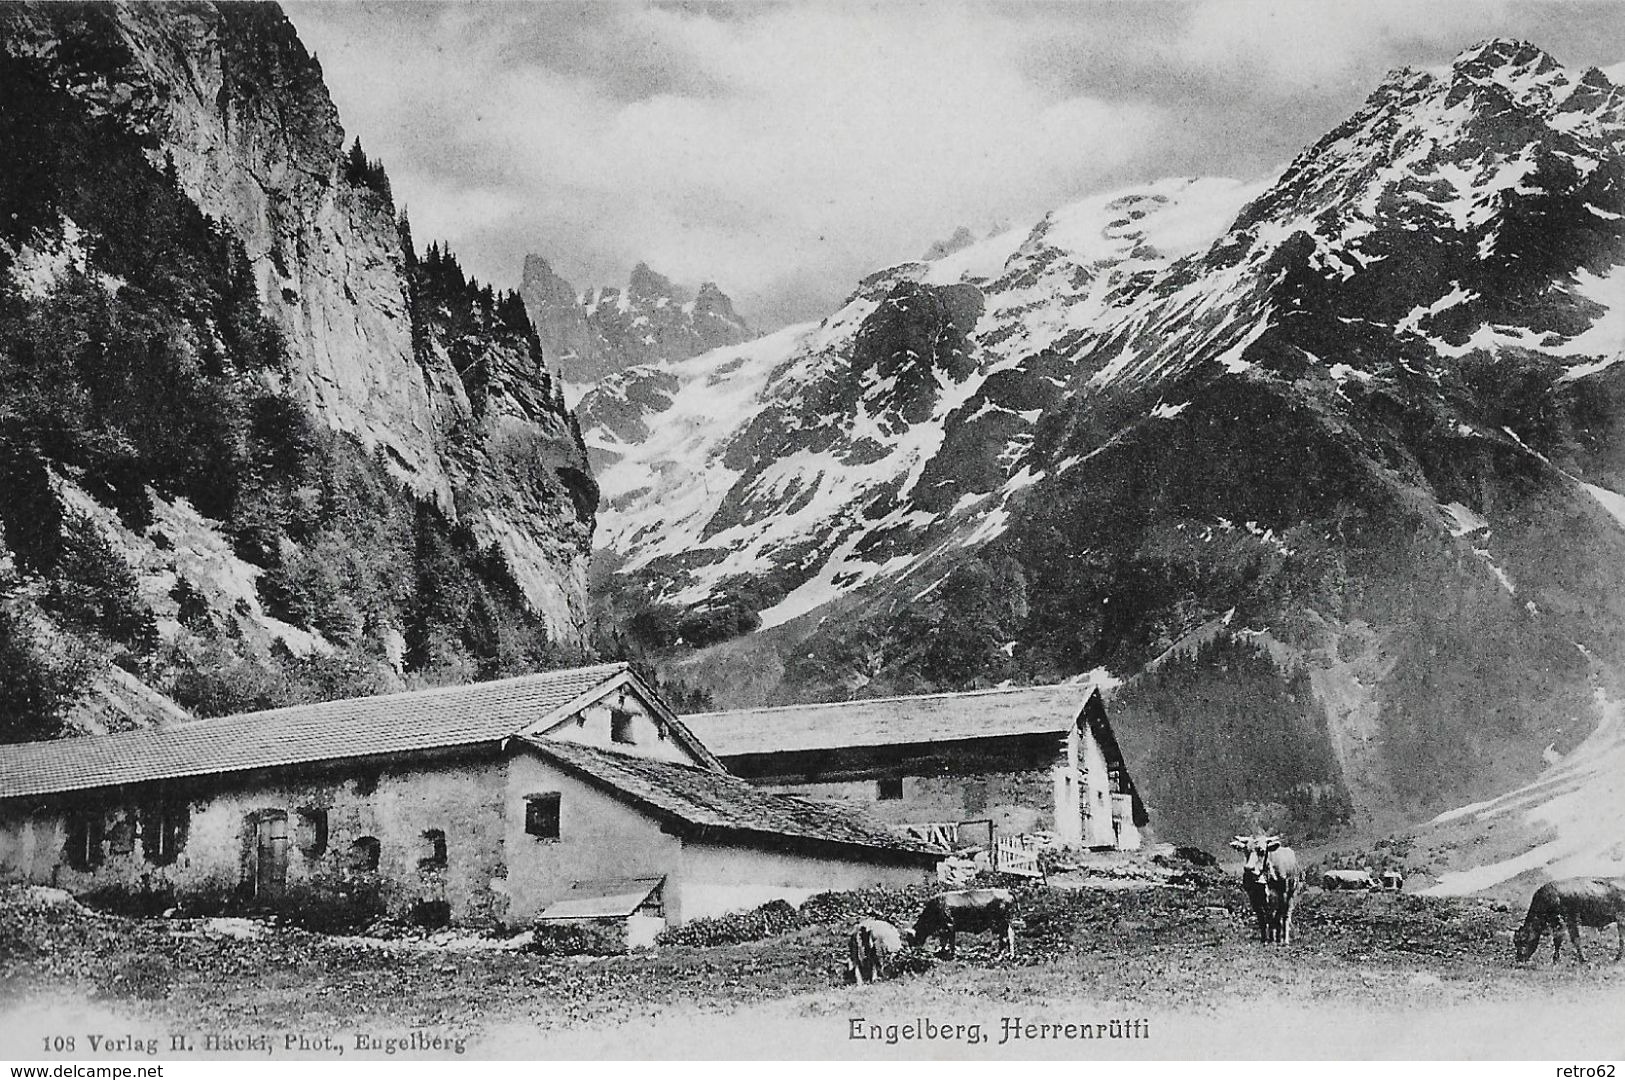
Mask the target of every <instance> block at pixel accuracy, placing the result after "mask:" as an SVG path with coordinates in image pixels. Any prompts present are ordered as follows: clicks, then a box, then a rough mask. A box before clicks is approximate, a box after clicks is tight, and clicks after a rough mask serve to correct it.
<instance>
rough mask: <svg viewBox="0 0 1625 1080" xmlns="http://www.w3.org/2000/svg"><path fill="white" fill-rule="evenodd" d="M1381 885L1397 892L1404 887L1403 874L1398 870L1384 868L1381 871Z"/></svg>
mask: <svg viewBox="0 0 1625 1080" xmlns="http://www.w3.org/2000/svg"><path fill="white" fill-rule="evenodd" d="M1382 887H1383V888H1384V889H1388V890H1391V891H1393V892H1399V891H1400V890H1401V889H1403V888H1404V887H1405V875H1404V874H1401V873H1400V872H1399V871H1398V870H1384V871H1383V872H1382Z"/></svg>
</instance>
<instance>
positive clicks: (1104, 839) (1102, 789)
mask: <svg viewBox="0 0 1625 1080" xmlns="http://www.w3.org/2000/svg"><path fill="white" fill-rule="evenodd" d="M1078 743H1079V745H1078V758H1079V760H1078V767H1079V769H1080V770H1081V771H1082V773H1083V805H1082V807H1081V808H1080V809H1081V811H1082V813H1083V842H1084V846H1085V847H1115V846H1116V844H1117V830H1116V829H1115V828H1113V826H1112V781H1111V773H1110V771H1109V770H1108V769H1107V767H1106V756H1105V754H1103V753H1101V750H1100V744H1099V743H1098V742H1096V741H1095V740H1094V738H1093V737H1092V736H1087V735H1086V736H1084V737H1083V738H1081V739H1079V740H1078Z"/></svg>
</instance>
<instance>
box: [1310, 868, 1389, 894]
mask: <svg viewBox="0 0 1625 1080" xmlns="http://www.w3.org/2000/svg"><path fill="white" fill-rule="evenodd" d="M1320 887H1321V888H1322V889H1325V890H1326V891H1327V892H1334V891H1336V890H1338V889H1366V890H1370V889H1375V888H1376V887H1377V879H1376V878H1374V877H1372V876H1371V871H1369V870H1328V871H1326V872H1325V873H1324V874H1322V875H1321V877H1320Z"/></svg>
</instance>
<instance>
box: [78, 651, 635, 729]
mask: <svg viewBox="0 0 1625 1080" xmlns="http://www.w3.org/2000/svg"><path fill="white" fill-rule="evenodd" d="M631 667H632V665H631V664H629V663H627V662H626V661H625V660H614V661H609V662H607V663H603V664H583V665H581V666H580V667H568V668H550V669H549V670H547V671H527V672H525V673H524V674H523V675H505V676H503V677H502V678H500V679H483V680H476V681H475V682H466V683H452V684H448V685H444V686H425V687H422V688H421V689H418V690H392V691H390V692H389V693H387V694H362V695H360V696H358V697H342V698H329V699H328V700H326V701H307V702H305V703H304V704H302V705H278V706H276V707H275V708H273V709H255V710H253V711H251V712H241V713H230V714H228V715H226V716H207V717H199V718H197V719H195V720H188V721H186V723H185V725H184V726H186V727H191V726H192V725H193V724H205V723H209V722H210V721H215V720H231V719H234V718H238V717H247V716H278V715H282V714H285V713H291V712H298V711H300V710H302V709H319V708H321V707H322V706H324V705H340V704H343V703H344V702H346V701H393V700H395V699H397V698H404V697H412V698H426V697H444V696H446V695H448V694H455V693H458V692H459V691H466V690H487V689H491V688H494V687H500V686H513V685H514V684H516V683H522V682H525V681H527V680H531V679H542V678H547V677H549V676H565V675H575V674H581V673H585V672H588V671H597V670H599V669H600V668H601V669H603V671H604V673H605V674H606V675H608V674H609V673H610V672H611V671H614V670H631ZM166 726H167V727H171V728H175V727H181V726H183V725H180V724H169V725H166ZM148 730H151V729H150V728H149V729H148ZM47 741H58V742H59V741H61V740H47Z"/></svg>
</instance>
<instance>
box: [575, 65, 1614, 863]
mask: <svg viewBox="0 0 1625 1080" xmlns="http://www.w3.org/2000/svg"><path fill="white" fill-rule="evenodd" d="M1622 122H1625V91H1622V90H1621V89H1620V88H1619V87H1617V86H1615V85H1614V84H1613V82H1611V81H1610V80H1609V78H1608V77H1607V76H1606V75H1605V74H1603V73H1602V72H1600V71H1596V70H1592V71H1587V72H1583V73H1574V72H1570V71H1567V70H1566V69H1564V68H1562V67H1561V66H1560V65H1558V64H1557V63H1556V62H1555V61H1554V60H1553V59H1552V58H1551V57H1549V56H1547V55H1546V54H1545V53H1543V52H1541V51H1540V50H1539V49H1537V48H1535V47H1533V46H1531V45H1527V44H1524V43H1521V42H1511V41H1491V42H1486V43H1484V44H1482V45H1480V46H1477V47H1475V48H1473V49H1470V50H1468V51H1466V52H1464V53H1463V54H1461V55H1460V56H1459V57H1458V58H1457V59H1456V60H1455V61H1454V62H1453V63H1452V64H1451V65H1449V66H1448V67H1447V68H1443V69H1440V70H1436V71H1410V70H1401V71H1396V72H1394V73H1392V74H1391V75H1390V76H1389V77H1388V78H1387V79H1385V80H1384V81H1383V83H1382V84H1381V85H1380V86H1379V87H1378V88H1377V89H1376V91H1375V92H1374V93H1373V94H1372V95H1371V97H1370V98H1369V99H1368V100H1367V102H1366V103H1365V104H1364V105H1363V106H1362V107H1361V108H1360V109H1359V110H1358V111H1357V112H1356V113H1355V114H1354V115H1353V116H1352V117H1350V119H1349V120H1348V121H1346V122H1345V123H1343V124H1342V125H1340V126H1339V127H1338V128H1337V129H1335V130H1334V131H1332V132H1331V133H1329V134H1328V135H1327V136H1326V137H1325V138H1324V139H1322V140H1321V141H1320V142H1318V143H1317V144H1316V145H1314V146H1313V147H1310V148H1309V149H1307V150H1306V151H1305V152H1304V153H1303V154H1301V155H1300V156H1299V157H1298V158H1297V159H1296V160H1295V161H1293V162H1292V163H1291V164H1290V166H1289V167H1288V168H1287V169H1286V170H1285V171H1284V172H1283V173H1282V174H1281V175H1279V176H1278V177H1274V178H1272V179H1271V180H1269V181H1268V182H1266V183H1261V184H1258V185H1253V186H1248V185H1244V184H1240V183H1235V182H1231V181H1217V180H1206V181H1170V182H1164V183H1162V184H1158V185H1152V186H1151V187H1149V188H1146V189H1142V190H1138V191H1133V192H1126V193H1119V194H1116V195H1113V196H1110V197H1103V198H1099V199H1094V200H1087V201H1085V202H1083V203H1080V204H1078V205H1077V206H1074V207H1071V208H1069V209H1067V210H1063V211H1058V212H1056V213H1054V214H1052V215H1050V216H1049V217H1048V218H1046V219H1045V220H1044V221H1043V222H1041V223H1039V225H1038V226H1036V227H1035V228H1033V229H1030V230H1016V231H1013V232H1010V233H1007V234H1005V235H1002V236H998V237H991V238H988V239H987V240H984V241H981V242H979V243H977V244H975V245H972V246H970V247H965V248H962V249H960V250H957V251H953V252H952V253H948V254H944V255H943V256H942V257H941V258H939V259H937V260H935V261H931V262H926V263H916V264H907V265H904V266H900V267H894V268H892V269H890V270H887V271H884V272H882V273H879V274H876V275H874V276H872V277H871V278H869V279H867V280H866V281H864V282H863V283H862V285H861V286H860V288H859V290H858V291H857V292H856V293H855V294H854V296H853V297H852V298H851V299H850V300H849V301H848V303H847V304H846V305H845V306H844V307H843V308H842V309H841V310H840V311H839V312H837V313H835V314H834V315H832V316H831V317H830V318H828V319H826V320H824V321H823V322H822V323H819V324H817V325H815V326H804V327H795V328H791V329H788V330H784V331H781V332H780V333H778V334H775V335H772V336H770V337H768V338H764V339H762V340H760V341H757V342H753V343H750V344H747V345H744V346H738V347H733V348H729V349H724V350H718V351H715V352H712V353H708V354H705V355H702V356H699V357H696V358H694V359H692V360H690V361H688V362H686V363H677V364H663V365H653V366H649V367H645V368H638V369H632V370H629V371H627V372H624V373H621V374H620V375H618V376H615V377H612V378H611V379H608V380H606V381H605V382H604V383H602V384H601V385H600V386H599V387H598V388H597V390H596V391H595V392H594V393H593V394H592V395H590V396H589V398H588V399H587V400H586V401H585V402H584V403H583V407H582V412H581V415H582V419H583V422H584V425H585V428H586V438H587V441H588V443H589V446H590V447H591V448H592V452H593V454H594V457H595V460H596V461H597V462H598V463H599V469H600V474H601V483H602V486H603V490H604V493H605V495H606V498H607V509H606V512H605V514H604V517H603V518H602V519H601V520H602V525H601V532H600V540H601V543H603V544H605V545H606V546H607V547H608V548H609V549H610V550H611V551H612V552H613V553H614V555H615V556H616V557H617V558H618V559H620V560H623V562H622V564H621V566H620V570H619V573H620V577H621V579H622V580H623V581H627V582H637V583H638V584H639V585H640V587H641V588H643V589H645V590H647V594H648V595H651V596H653V597H655V598H657V599H658V600H660V601H663V602H666V603H672V604H677V605H683V606H686V607H689V608H691V609H692V608H699V609H701V610H703V609H705V608H707V607H708V606H709V607H714V606H717V605H727V606H734V607H741V608H748V609H750V610H753V611H755V612H758V613H760V617H761V620H762V623H763V625H764V627H765V628H767V629H768V631H769V632H768V633H766V634H757V635H753V636H752V637H751V638H747V639H745V641H743V642H741V643H738V644H737V645H730V646H729V648H728V649H726V650H722V651H721V652H717V653H715V654H702V656H701V657H700V658H698V659H697V660H695V661H694V662H693V664H692V665H691V667H692V670H694V671H695V672H697V673H699V674H701V675H703V674H704V673H705V671H706V670H707V669H706V668H704V666H703V665H705V664H713V665H726V664H729V663H735V664H736V666H735V667H734V668H731V669H726V670H724V669H723V668H721V667H718V668H715V669H714V670H715V671H722V672H723V674H724V676H725V678H719V679H715V680H713V681H714V682H716V683H717V685H718V686H719V688H720V689H721V690H722V691H723V692H724V693H726V692H727V690H728V686H727V685H725V683H726V680H728V679H732V680H734V685H738V686H743V685H745V682H744V681H743V680H738V679H735V676H736V675H737V674H738V671H740V670H743V669H745V668H749V669H750V670H752V671H758V672H759V671H772V672H774V674H773V676H772V679H771V680H769V683H768V684H766V685H764V683H763V681H762V678H760V677H759V678H756V679H755V681H754V682H751V683H750V684H749V685H750V687H751V691H750V692H752V693H755V694H759V695H761V696H764V697H779V698H784V697H791V696H823V695H827V694H830V693H842V692H846V693H851V692H863V693H873V692H882V691H888V690H889V691H899V690H900V691H905V692H906V691H908V690H911V689H915V688H920V687H936V688H952V687H958V686H967V685H974V684H978V683H986V682H993V681H998V680H1000V679H1006V678H1014V679H1052V678H1059V677H1067V676H1070V675H1075V674H1078V673H1081V672H1084V671H1087V670H1090V669H1092V668H1095V667H1097V666H1102V665H1104V666H1106V667H1108V668H1109V669H1111V670H1112V671H1113V672H1116V673H1118V674H1121V675H1123V676H1131V675H1133V674H1134V673H1135V672H1138V671H1142V670H1144V671H1145V672H1146V674H1143V675H1141V676H1138V677H1137V678H1131V679H1130V681H1129V683H1128V685H1127V686H1126V687H1125V688H1124V696H1123V699H1122V701H1123V704H1122V706H1121V709H1122V711H1121V714H1120V715H1121V717H1122V719H1121V721H1120V726H1124V727H1126V728H1127V730H1129V731H1131V732H1137V735H1131V736H1127V737H1128V738H1137V739H1138V740H1139V745H1140V747H1141V751H1140V757H1139V760H1141V762H1142V765H1141V767H1140V768H1139V769H1137V772H1144V773H1146V774H1147V775H1149V776H1150V777H1151V778H1152V779H1150V780H1149V781H1148V783H1149V784H1151V785H1152V786H1153V787H1156V786H1159V785H1160V786H1162V787H1163V790H1161V791H1153V792H1152V795H1153V800H1152V801H1153V805H1154V806H1155V805H1156V804H1158V803H1159V802H1160V803H1161V805H1162V806H1163V807H1164V809H1165V814H1164V821H1165V823H1167V824H1169V825H1171V826H1173V827H1174V831H1178V827H1179V826H1185V827H1187V828H1189V829H1191V830H1195V831H1200V830H1203V829H1206V830H1208V831H1210V832H1212V833H1213V834H1214V835H1218V834H1219V833H1222V832H1223V831H1224V830H1225V829H1226V828H1231V827H1243V826H1244V825H1245V824H1246V822H1245V821H1242V820H1239V819H1240V818H1244V817H1248V816H1251V817H1253V818H1257V817H1258V816H1260V815H1263V816H1266V817H1267V816H1269V813H1271V812H1273V811H1271V810H1270V808H1272V807H1274V808H1279V809H1280V811H1281V813H1289V814H1290V815H1291V816H1292V817H1293V820H1296V821H1298V822H1299V824H1300V826H1301V827H1302V828H1305V829H1307V828H1310V825H1309V824H1306V823H1309V822H1316V823H1318V824H1317V825H1315V826H1314V827H1323V826H1328V823H1330V822H1335V820H1336V819H1337V818H1338V816H1339V815H1340V814H1343V812H1344V811H1343V809H1342V808H1343V807H1345V806H1347V807H1348V808H1349V811H1348V812H1350V813H1353V814H1355V815H1356V816H1359V817H1361V818H1363V819H1364V820H1366V821H1368V822H1381V821H1395V820H1403V819H1405V818H1406V817H1407V816H1413V815H1415V814H1417V813H1419V812H1421V811H1424V810H1425V811H1426V812H1428V813H1432V812H1435V811H1437V810H1440V809H1443V808H1445V807H1447V806H1449V805H1454V804H1458V803H1461V802H1466V801H1468V800H1471V799H1480V798H1484V797H1486V796H1489V795H1492V794H1493V793H1494V792H1496V791H1499V790H1505V789H1507V788H1511V787H1516V786H1518V785H1519V784H1522V783H1524V782H1527V781H1528V780H1529V779H1531V764H1530V763H1531V762H1532V761H1533V762H1535V763H1537V764H1538V762H1539V755H1538V750H1539V748H1540V747H1541V746H1544V745H1546V744H1547V743H1548V742H1555V743H1556V744H1557V745H1558V749H1559V750H1561V751H1564V752H1566V751H1567V750H1568V749H1570V748H1571V747H1572V744H1573V743H1576V742H1578V741H1579V740H1580V739H1581V738H1584V736H1585V733H1586V732H1588V731H1590V730H1591V729H1592V728H1593V727H1595V726H1596V725H1597V724H1599V723H1601V721H1602V719H1603V717H1602V715H1601V714H1600V713H1599V712H1598V709H1599V708H1600V706H1599V705H1598V704H1597V701H1598V698H1597V696H1596V691H1597V689H1598V688H1599V687H1603V688H1606V689H1607V693H1608V695H1609V696H1610V699H1614V700H1617V696H1618V695H1617V688H1618V684H1619V683H1620V682H1621V681H1625V680H1622V676H1625V590H1621V588H1620V582H1621V578H1622V574H1621V570H1620V568H1621V566H1625V497H1622V495H1621V494H1620V493H1621V492H1625V410H1622V408H1621V397H1622V395H1625V365H1620V364H1618V363H1617V361H1618V359H1619V356H1620V353H1621V351H1622V349H1625V292H1622V289H1625V284H1622V283H1625V277H1622V276H1621V274H1622V270H1621V266H1622V264H1625V228H1622V223H1625V153H1622V147H1621V143H1620V133H1621V125H1622ZM798 617H799V618H798ZM774 627H779V629H776V630H775V629H773V628H774ZM1193 635H1197V637H1198V638H1200V640H1195V639H1193ZM1204 635H1205V636H1204ZM1193 641H1194V643H1193ZM1236 649H1240V650H1241V652H1239V653H1238V652H1235V650H1236ZM1252 655H1256V656H1260V657H1265V658H1267V659H1268V661H1269V664H1270V667H1269V669H1268V670H1270V671H1274V672H1276V673H1277V675H1275V676H1268V675H1267V674H1266V673H1263V672H1262V671H1261V669H1257V668H1256V667H1255V666H1253V665H1252V664H1251V663H1250V662H1249V661H1247V659H1246V657H1247V656H1252ZM739 657H748V658H749V662H748V663H747V662H746V661H745V660H739V659H737V658H739ZM764 657H766V658H767V659H764ZM1193 658H1195V659H1193ZM694 665H699V666H694ZM1155 672H1161V674H1155ZM1272 680H1273V682H1272ZM1243 690H1244V691H1245V693H1246V695H1248V697H1247V700H1250V701H1256V702H1258V703H1259V706H1258V709H1257V710H1255V711H1254V713H1252V714H1248V715H1243V716H1239V717H1238V718H1237V719H1236V720H1235V723H1236V724H1239V725H1241V729H1242V730H1240V732H1239V733H1237V732H1231V733H1230V734H1226V735H1225V737H1224V738H1219V735H1220V734H1224V733H1223V732H1218V731H1216V730H1211V729H1212V725H1213V723H1214V721H1213V720H1212V715H1214V713H1213V710H1214V709H1215V708H1218V706H1217V704H1216V703H1218V702H1221V701H1234V700H1237V699H1238V694H1241V693H1242V691H1243ZM1201 702H1209V703H1210V704H1211V705H1212V708H1209V709H1208V710H1207V712H1206V713H1204V712H1203V709H1202V708H1200V707H1198V706H1197V705H1193V704H1192V703H1198V704H1199V703H1201ZM1153 706H1154V707H1153ZM1220 711H1222V710H1220ZM1204 716H1205V717H1206V719H1204ZM1204 725H1205V727H1204ZM1204 731H1206V734H1203V732H1204ZM1559 731H1562V732H1567V733H1568V734H1567V735H1561V736H1560V735H1556V734H1555V733H1556V732H1559ZM1209 736H1211V738H1210V737H1209ZM1565 741H1567V742H1568V743H1569V744H1570V745H1564V744H1565ZM1282 747H1292V748H1295V749H1292V750H1291V751H1290V753H1289V752H1288V751H1287V750H1283V749H1281V748H1282ZM1531 747H1533V749H1531ZM1260 754H1263V755H1269V756H1272V757H1280V758H1281V760H1278V761H1273V762H1272V764H1271V767H1269V768H1260V767H1259V766H1258V764H1257V762H1256V761H1255V760H1253V759H1254V758H1256V757H1257V756H1258V755H1260ZM1282 755H1286V756H1285V757H1282ZM1193 760H1200V761H1202V762H1203V767H1202V769H1201V770H1200V771H1199V773H1197V774H1191V773H1190V770H1189V768H1188V767H1187V766H1186V765H1185V764H1181V763H1187V764H1188V762H1190V761H1193ZM1176 777H1178V778H1181V779H1178V780H1175V779H1174V778H1176Z"/></svg>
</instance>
